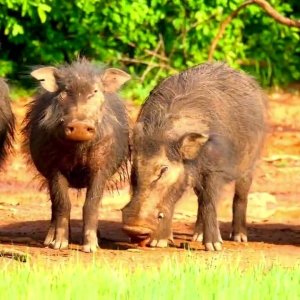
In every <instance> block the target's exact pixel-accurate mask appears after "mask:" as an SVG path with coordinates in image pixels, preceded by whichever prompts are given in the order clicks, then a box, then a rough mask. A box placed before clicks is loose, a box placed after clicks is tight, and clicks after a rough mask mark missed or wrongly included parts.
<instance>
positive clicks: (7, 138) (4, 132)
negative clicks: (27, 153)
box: [0, 78, 15, 167]
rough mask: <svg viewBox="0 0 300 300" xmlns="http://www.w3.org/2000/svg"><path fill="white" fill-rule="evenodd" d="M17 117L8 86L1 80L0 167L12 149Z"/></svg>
mask: <svg viewBox="0 0 300 300" xmlns="http://www.w3.org/2000/svg"><path fill="white" fill-rule="evenodd" d="M14 127H15V117H14V115H13V113H12V110H11V106H10V98H9V90H8V86H7V84H6V83H5V82H4V80H3V79H1V78H0V167H1V166H2V163H3V161H4V159H5V157H6V155H7V152H8V151H9V150H10V149H11V147H12V141H13V137H14Z"/></svg>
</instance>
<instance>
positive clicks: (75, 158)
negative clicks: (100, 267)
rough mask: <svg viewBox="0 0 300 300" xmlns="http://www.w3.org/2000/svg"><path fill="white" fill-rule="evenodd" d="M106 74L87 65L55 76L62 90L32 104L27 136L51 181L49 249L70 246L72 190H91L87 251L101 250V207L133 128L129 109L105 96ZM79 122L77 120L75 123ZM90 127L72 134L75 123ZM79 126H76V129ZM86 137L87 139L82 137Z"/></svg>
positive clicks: (37, 161)
mask: <svg viewBox="0 0 300 300" xmlns="http://www.w3.org/2000/svg"><path fill="white" fill-rule="evenodd" d="M104 71H105V70H103V69H99V68H96V67H94V66H92V65H91V64H90V63H88V62H87V61H86V60H81V61H78V62H74V63H73V64H72V65H67V66H64V67H61V68H59V69H58V70H57V71H56V72H55V78H56V82H57V85H58V90H57V91H55V92H48V91H47V90H44V89H42V91H41V92H40V93H39V94H38V95H37V96H36V97H35V99H34V100H33V102H32V103H31V104H30V105H29V108H28V112H27V115H26V119H25V127H24V129H23V133H24V135H25V145H24V146H25V149H26V150H27V152H28V153H29V154H30V159H31V160H32V161H33V163H34V165H35V167H36V168H37V170H38V171H39V173H40V174H41V175H42V176H43V177H44V178H45V180H46V183H47V185H48V189H49V194H50V198H51V202H52V217H51V225H50V228H49V231H48V234H47V237H46V239H45V242H44V243H45V245H47V246H48V245H50V246H52V247H53V248H54V249H63V248H66V247H68V243H69V239H70V237H69V232H70V211H71V203H70V200H69V196H68V188H69V187H72V188H76V189H81V188H87V192H86V200H85V203H84V207H83V251H85V252H94V251H96V248H97V247H98V240H97V225H98V208H99V203H100V200H101V198H102V195H103V190H104V188H105V185H106V183H107V181H108V180H109V179H110V177H111V176H112V175H113V174H114V173H116V172H118V171H119V172H121V171H120V168H122V166H124V164H126V161H127V158H128V136H129V127H128V119H127V112H126V109H125V106H124V104H123V103H122V101H121V100H120V99H119V97H118V96H117V94H116V93H115V92H106V91H104V83H103V82H102V76H103V73H104ZM74 120H75V121H74ZM74 122H75V123H76V122H77V123H76V124H80V126H81V125H82V124H83V126H85V125H86V124H89V125H88V126H89V127H91V128H93V130H92V131H91V132H90V131H87V130H86V131H84V130H85V127H82V128H83V129H82V128H79V129H82V130H83V131H84V132H83V133H82V132H79V139H80V138H81V139H82V140H76V139H78V136H75V137H74V136H73V137H72V139H70V137H69V136H68V135H69V134H70V132H71V131H70V129H69V127H70V124H74ZM72 126H73V125H72ZM80 135H81V136H80Z"/></svg>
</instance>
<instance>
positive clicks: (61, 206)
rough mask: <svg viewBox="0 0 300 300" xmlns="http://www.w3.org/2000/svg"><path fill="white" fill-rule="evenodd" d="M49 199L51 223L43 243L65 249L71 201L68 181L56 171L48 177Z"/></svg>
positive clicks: (67, 243) (66, 246)
mask: <svg viewBox="0 0 300 300" xmlns="http://www.w3.org/2000/svg"><path fill="white" fill-rule="evenodd" d="M48 187H49V192H50V199H51V203H52V206H51V210H52V216H51V225H50V228H49V230H48V233H47V236H46V238H45V241H44V245H46V246H51V247H52V248H54V249H65V248H68V245H69V231H70V212H71V202H70V199H69V195H68V187H69V184H68V181H67V179H66V178H65V177H64V176H63V175H62V174H61V173H59V172H58V173H56V174H55V175H54V176H52V177H51V178H49V179H48Z"/></svg>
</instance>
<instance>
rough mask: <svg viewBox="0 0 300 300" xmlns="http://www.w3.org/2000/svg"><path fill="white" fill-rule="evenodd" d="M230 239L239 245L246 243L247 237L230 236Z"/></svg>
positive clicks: (241, 235) (238, 234)
mask: <svg viewBox="0 0 300 300" xmlns="http://www.w3.org/2000/svg"><path fill="white" fill-rule="evenodd" d="M231 239H232V240H233V241H234V242H238V243H241V242H244V243H247V242H248V237H247V235H246V234H245V233H236V234H232V236H231Z"/></svg>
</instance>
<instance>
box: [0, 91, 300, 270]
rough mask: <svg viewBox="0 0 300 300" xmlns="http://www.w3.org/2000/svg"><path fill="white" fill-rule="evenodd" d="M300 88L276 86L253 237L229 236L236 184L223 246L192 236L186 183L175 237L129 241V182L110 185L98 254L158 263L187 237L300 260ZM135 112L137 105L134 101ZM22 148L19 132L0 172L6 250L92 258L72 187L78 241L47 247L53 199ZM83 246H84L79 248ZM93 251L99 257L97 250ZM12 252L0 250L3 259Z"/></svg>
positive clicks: (250, 259)
mask: <svg viewBox="0 0 300 300" xmlns="http://www.w3.org/2000/svg"><path fill="white" fill-rule="evenodd" d="M299 91H300V89H299V88H298V92H297V91H295V90H294V91H293V93H289V92H278V93H271V94H270V95H269V99H270V119H271V122H270V128H269V135H268V140H267V143H266V147H265V151H264V154H263V157H262V159H261V161H260V162H259V164H258V167H257V170H256V175H255V180H254V183H253V185H252V189H251V194H250V196H249V205H248V228H249V234H248V238H249V242H248V243H244V244H238V243H235V242H231V241H229V232H230V222H231V205H232V200H231V199H232V185H230V186H228V188H227V189H226V191H225V192H224V196H223V200H222V202H221V203H220V205H219V209H218V212H219V219H220V226H221V232H222V236H223V239H224V250H223V251H222V252H221V253H208V252H205V251H204V248H203V246H202V245H201V244H197V243H195V242H190V240H191V236H192V232H193V224H194V222H195V220H196V211H197V206H196V198H195V196H194V195H193V193H192V192H191V191H187V192H186V194H185V195H184V197H183V198H182V199H181V201H180V202H179V203H178V205H177V208H176V213H175V217H174V226H173V227H174V237H175V245H174V246H173V247H170V248H168V249H163V250H162V249H152V248H138V247H137V245H134V244H130V243H129V240H128V238H127V237H126V235H125V234H124V233H123V232H122V230H121V212H120V209H121V208H122V207H123V206H124V205H125V204H126V203H127V201H128V200H129V197H128V187H126V186H125V187H124V188H123V189H121V190H120V191H119V192H114V193H113V194H111V193H109V192H107V193H106V194H105V197H104V199H103V202H102V206H101V209H100V211H99V220H100V221H99V228H100V235H101V243H100V246H101V249H99V250H98V252H97V253H96V254H95V257H96V258H97V259H99V260H101V259H103V260H106V261H110V260H113V261H116V260H118V261H124V262H128V263H130V264H136V263H142V264H144V265H145V266H147V265H149V264H151V263H153V262H155V263H159V262H160V261H161V260H163V259H164V258H165V257H167V256H169V255H171V254H172V255H173V254H175V255H179V256H181V255H182V254H183V253H184V252H185V250H184V249H183V248H182V245H183V244H184V245H185V247H186V245H187V243H188V245H189V248H190V249H191V250H192V251H193V253H195V254H196V255H199V256H202V257H203V258H204V259H209V258H211V257H214V256H215V255H217V256H222V257H226V259H228V260H229V261H230V260H233V259H236V257H240V260H241V262H242V263H247V264H248V263H250V264H256V263H259V262H260V261H262V260H263V261H267V262H270V263H272V262H274V261H276V262H279V263H280V264H282V265H285V266H293V265H296V264H298V265H299V263H300V96H299ZM25 104H26V100H25V99H24V100H21V101H18V102H17V103H15V104H14V106H13V109H14V112H15V114H16V116H17V120H18V125H20V123H21V121H22V118H23V115H24V111H25V108H24V105H25ZM128 108H129V111H130V113H131V115H132V116H136V113H137V111H138V108H137V107H135V106H134V105H133V104H128ZM34 174H35V173H34V172H33V171H32V170H30V169H29V168H28V167H27V166H26V164H25V160H24V158H23V156H22V154H21V150H20V135H19V134H18V136H17V142H16V145H15V154H14V155H11V156H10V157H9V160H8V162H7V164H6V166H5V168H4V170H3V171H1V173H0V216H1V217H0V243H1V245H0V252H1V250H2V251H3V249H5V251H8V252H9V250H12V249H14V250H20V251H23V252H26V253H29V254H30V255H31V256H32V259H33V260H34V259H47V260H53V261H55V262H61V261H66V260H68V259H69V258H70V257H75V256H76V257H79V258H80V259H83V260H84V261H90V260H91V259H92V258H93V255H91V254H86V253H83V252H81V251H80V245H79V244H80V237H81V226H82V221H81V211H82V204H83V198H84V191H83V192H81V193H77V192H76V191H71V196H72V215H71V216H72V221H71V227H72V244H71V246H70V249H69V250H63V251H56V250H53V249H49V248H44V247H43V244H42V242H43V239H44V237H45V235H46V232H47V229H48V225H49V218H50V201H49V199H48V195H47V192H46V191H45V190H42V191H40V190H39V182H38V181H36V180H34V179H33V178H34ZM78 250H79V251H78ZM93 259H94V258H93ZM8 260H9V258H8V257H7V256H6V255H5V256H4V257H3V258H0V264H1V262H2V263H3V262H4V263H5V262H7V261H8Z"/></svg>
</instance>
